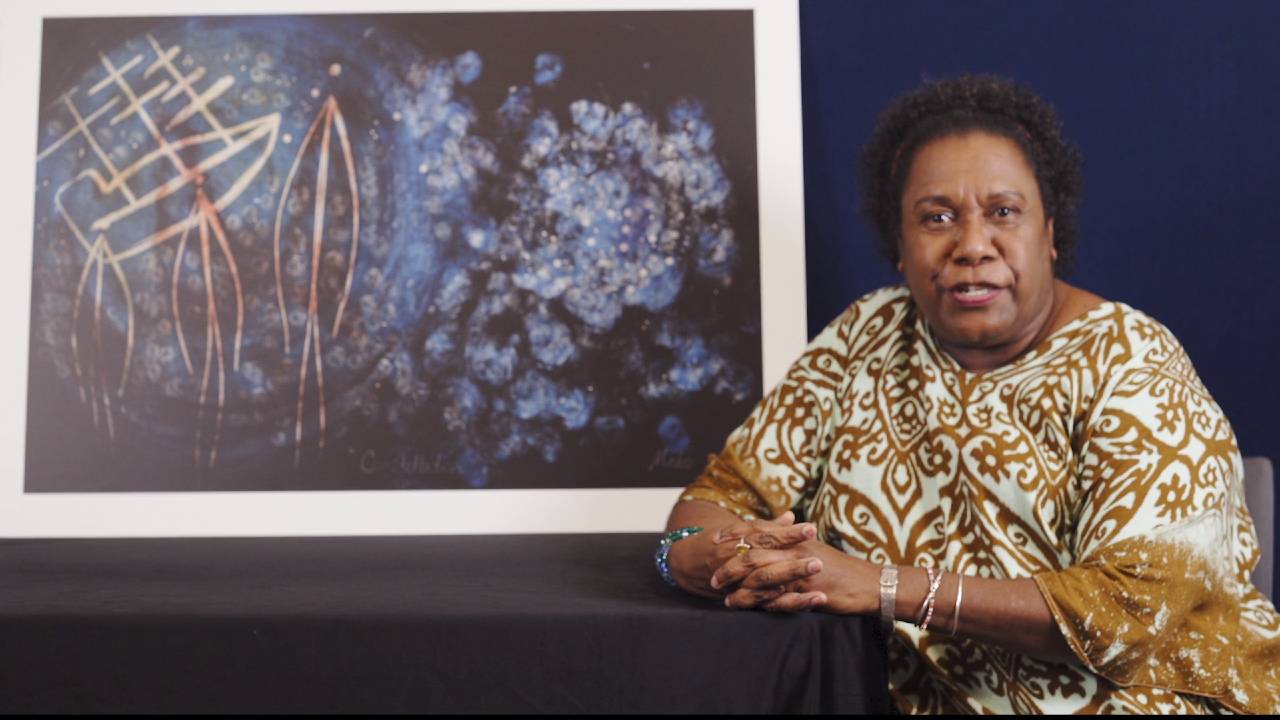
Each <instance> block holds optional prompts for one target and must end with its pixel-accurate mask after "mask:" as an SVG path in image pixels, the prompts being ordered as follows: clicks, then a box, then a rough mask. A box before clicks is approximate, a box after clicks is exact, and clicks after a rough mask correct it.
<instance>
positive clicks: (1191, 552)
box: [1036, 314, 1280, 712]
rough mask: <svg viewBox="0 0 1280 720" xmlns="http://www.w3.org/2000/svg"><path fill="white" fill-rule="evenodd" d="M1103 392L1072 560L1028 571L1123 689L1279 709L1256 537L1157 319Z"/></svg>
mask: <svg viewBox="0 0 1280 720" xmlns="http://www.w3.org/2000/svg"><path fill="white" fill-rule="evenodd" d="M1131 318H1132V326H1131V332H1130V333H1128V335H1129V336H1130V337H1132V338H1134V339H1135V341H1134V342H1135V347H1134V349H1133V352H1132V354H1131V356H1130V358H1129V360H1128V361H1126V362H1125V363H1124V366H1123V368H1122V369H1120V370H1119V371H1118V372H1116V373H1115V375H1114V378H1115V379H1114V380H1113V381H1112V382H1110V383H1109V386H1108V387H1107V388H1106V390H1105V391H1104V392H1103V393H1102V395H1101V399H1100V401H1099V403H1098V406H1097V407H1096V409H1095V411H1094V413H1093V416H1092V417H1091V418H1090V419H1089V421H1088V424H1087V428H1086V430H1085V433H1084V436H1083V437H1082V439H1081V440H1082V451H1081V453H1080V455H1079V458H1078V460H1079V471H1078V477H1079V478H1080V481H1081V486H1082V489H1083V493H1082V495H1081V499H1080V501H1079V503H1078V504H1077V507H1076V520H1075V525H1074V528H1073V531H1072V539H1071V543H1070V544H1071V548H1072V553H1073V556H1074V560H1075V562H1074V563H1073V564H1071V565H1070V566H1069V567H1066V568H1065V569H1062V570H1058V571H1052V572H1043V573H1039V574H1037V575H1036V581H1037V583H1038V585H1039V587H1040V589H1041V592H1042V593H1043V594H1044V596H1045V599H1046V601H1047V602H1048V604H1049V606H1050V609H1051V610H1052V612H1053V614H1054V617H1055V619H1056V620H1057V622H1058V624H1059V627H1060V628H1061V630H1062V632H1063V635H1064V637H1065V638H1066V640H1067V642H1068V644H1069V645H1070V646H1071V648H1072V650H1073V651H1074V652H1075V654H1076V655H1077V656H1078V657H1079V659H1080V661H1081V662H1082V663H1084V664H1085V665H1086V666H1087V667H1088V668H1090V669H1091V670H1093V671H1094V672H1095V673H1097V674H1098V675H1101V676H1102V677H1104V678H1106V679H1107V680H1109V681H1111V682H1112V683H1114V684H1116V685H1119V686H1121V687H1148V688H1157V689H1163V690H1171V691H1175V692H1178V693H1184V694H1188V695H1193V696H1199V697H1203V698H1212V699H1214V700H1217V701H1218V702H1219V703H1221V704H1222V705H1223V706H1225V707H1226V708H1229V709H1232V710H1237V711H1246V712H1247V711H1264V712H1265V711H1270V712H1276V711H1277V710H1280V699H1278V698H1277V697H1276V689H1277V688H1280V675H1278V674H1277V673H1278V672H1280V656H1277V651H1278V650H1280V644H1277V643H1276V642H1275V640H1276V638H1277V636H1280V628H1277V627H1276V622H1275V617H1276V616H1275V614H1274V612H1271V613H1269V614H1268V613H1261V612H1260V613H1256V614H1255V615H1256V616H1255V617H1252V618H1251V617H1250V612H1249V610H1248V608H1249V607H1250V604H1251V603H1252V604H1255V605H1259V604H1260V605H1266V601H1265V600H1264V599H1263V598H1261V596H1260V594H1259V593H1258V591H1257V590H1256V589H1254V588H1253V586H1252V585H1251V584H1250V583H1249V572H1250V571H1251V570H1252V567H1253V565H1254V564H1256V562H1257V558H1258V547H1257V539H1256V536H1255V534H1254V531H1253V525H1252V522H1251V520H1250V518H1249V515H1248V511H1247V510H1246V508H1245V506H1244V501H1243V487H1242V478H1243V469H1242V462H1241V459H1240V452H1239V450H1238V449H1237V447H1236V442H1235V437H1234V435H1233V433H1232V431H1231V427H1230V425H1229V424H1228V422H1227V420H1226V417H1225V416H1224V414H1223V413H1222V410H1221V408H1219V407H1218V405H1217V404H1216V403H1215V402H1214V401H1213V398H1212V397H1210V395H1209V393H1208V392H1207V391H1206V390H1205V388H1204V386H1203V384H1202V383H1201V382H1200V380H1199V378H1198V377H1197V376H1196V374H1195V371H1194V369H1193V368H1192V365H1191V362H1190V360H1189V359H1188V357H1187V355H1186V353H1185V351H1183V349H1182V348H1181V346H1180V345H1179V344H1178V343H1177V341H1176V340H1175V339H1174V338H1173V336H1172V335H1171V334H1170V333H1169V332H1168V330H1166V329H1165V328H1164V327H1163V326H1161V325H1159V324H1158V323H1156V322H1154V321H1152V320H1151V319H1150V318H1147V317H1146V316H1143V315H1141V314H1134V315H1133V316H1131Z"/></svg>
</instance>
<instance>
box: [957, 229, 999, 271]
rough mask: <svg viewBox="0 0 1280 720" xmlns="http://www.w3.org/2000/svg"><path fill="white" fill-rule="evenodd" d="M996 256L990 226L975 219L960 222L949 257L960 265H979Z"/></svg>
mask: <svg viewBox="0 0 1280 720" xmlns="http://www.w3.org/2000/svg"><path fill="white" fill-rule="evenodd" d="M995 256H996V247H995V244H994V242H993V239H992V233H991V228H989V227H987V226H986V224H985V223H983V222H981V221H980V220H977V219H972V218H971V219H968V220H965V221H964V222H962V223H961V224H960V227H959V236H958V237H957V239H956V245H955V247H954V248H953V249H952V252H951V259H952V260H953V261H954V262H956V263H958V264H960V265H980V264H982V263H984V262H986V261H987V260H992V259H994V258H995Z"/></svg>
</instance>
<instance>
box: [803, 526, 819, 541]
mask: <svg viewBox="0 0 1280 720" xmlns="http://www.w3.org/2000/svg"><path fill="white" fill-rule="evenodd" d="M804 536H805V537H807V538H809V539H810V540H812V539H814V538H815V537H817V536H818V528H816V527H814V526H813V525H805V526H804Z"/></svg>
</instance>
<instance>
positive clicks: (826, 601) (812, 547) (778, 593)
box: [712, 540, 880, 615]
mask: <svg viewBox="0 0 1280 720" xmlns="http://www.w3.org/2000/svg"><path fill="white" fill-rule="evenodd" d="M815 563H816V564H817V570H816V572H806V573H804V577H799V578H794V579H793V577H794V576H796V575H798V574H800V573H799V572H797V570H798V569H799V568H807V569H808V570H810V571H811V570H812V569H813V568H814V566H815ZM879 578H880V568H879V566H877V565H873V564H871V563H869V562H867V561H866V560H862V559H860V558H856V557H853V556H851V555H846V554H845V553H842V552H840V551H839V550H836V549H835V548H833V547H831V546H830V545H826V544H824V543H821V542H818V541H816V540H809V541H806V542H803V543H799V544H797V545H793V546H792V547H790V548H787V549H786V550H781V551H779V550H768V551H759V550H749V551H747V553H746V554H744V555H741V556H739V557H735V558H733V559H731V560H729V561H728V562H726V563H725V564H724V565H722V566H721V567H720V569H719V570H717V571H716V573H715V575H714V576H712V580H713V584H714V586H715V587H718V588H727V587H733V586H735V585H736V586H737V589H736V590H734V591H732V592H730V593H729V594H728V595H726V596H725V605H726V606H728V607H731V608H739V609H749V608H762V609H764V610H772V611H779V612H796V611H800V610H825V611H827V612H832V613H838V614H842V615H852V614H857V615H865V614H873V613H876V612H879V610H880V579H879Z"/></svg>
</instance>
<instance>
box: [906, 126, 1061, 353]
mask: <svg viewBox="0 0 1280 720" xmlns="http://www.w3.org/2000/svg"><path fill="white" fill-rule="evenodd" d="M899 252H900V256H901V258H902V260H901V262H900V263H899V265H898V269H899V270H900V271H901V272H902V273H903V275H904V277H905V278H906V282H907V286H908V287H909V288H910V289H911V295H912V297H913V298H914V299H915V302H916V305H917V306H918V307H919V308H920V310H921V312H923V313H924V317H925V320H927V321H928V323H929V326H930V327H931V328H932V329H933V332H934V335H935V336H936V337H937V338H938V340H939V342H940V343H941V344H942V345H943V347H944V348H946V349H947V350H948V351H950V352H952V354H953V355H956V356H957V358H960V357H961V356H962V355H967V356H970V357H972V356H973V355H974V353H977V354H978V355H983V354H985V353H989V354H991V355H992V356H994V357H996V358H997V359H998V362H996V363H994V364H1003V363H1004V362H1008V361H1009V360H1012V359H1013V358H1014V357H1016V356H1017V355H1018V354H1021V352H1023V351H1024V350H1026V349H1028V348H1029V347H1030V345H1031V342H1032V341H1033V340H1036V339H1037V338H1038V337H1039V335H1040V332H1041V330H1043V329H1044V328H1045V327H1047V325H1048V322H1049V319H1050V315H1051V314H1052V309H1053V304H1054V303H1053V299H1054V278H1053V261H1054V260H1055V259H1056V258H1057V252H1056V251H1055V250H1054V247H1053V221H1052V220H1046V218H1045V213H1044V203H1043V202H1042V201H1041V198H1040V189H1039V185H1038V184H1037V183H1036V178H1035V173H1034V171H1033V170H1032V169H1031V165H1030V164H1029V163H1028V162H1027V159H1026V158H1025V157H1024V156H1023V154H1022V150H1021V148H1019V147H1018V145H1017V143H1015V142H1014V141H1012V140H1010V139H1008V138H1005V137H1001V136H999V135H991V134H988V133H985V132H981V131H973V132H966V133H964V134H960V135H951V136H947V137H942V138H939V139H937V140H933V141H931V142H929V143H928V144H926V145H924V146H923V147H921V148H920V150H919V151H918V152H917V153H916V156H915V159H914V161H913V162H912V165H911V168H910V172H909V174H908V175H907V179H906V183H905V184H904V187H903V191H902V234H901V238H900V240H899ZM962 364H965V365H966V367H967V366H969V364H968V363H963V362H962ZM979 364H985V363H979Z"/></svg>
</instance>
